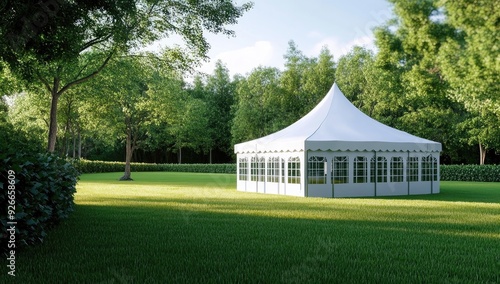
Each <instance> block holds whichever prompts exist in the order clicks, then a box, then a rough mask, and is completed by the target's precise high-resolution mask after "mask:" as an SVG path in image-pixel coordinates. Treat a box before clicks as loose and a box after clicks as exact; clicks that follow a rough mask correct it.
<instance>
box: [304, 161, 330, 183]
mask: <svg viewBox="0 0 500 284" xmlns="http://www.w3.org/2000/svg"><path fill="white" fill-rule="evenodd" d="M326 163H327V162H326V158H325V157H317V156H313V157H310V158H309V161H308V163H307V180H308V181H309V184H325V183H326Z"/></svg>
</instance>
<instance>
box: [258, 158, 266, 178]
mask: <svg viewBox="0 0 500 284" xmlns="http://www.w3.org/2000/svg"><path fill="white" fill-rule="evenodd" d="M257 166H258V171H257V174H258V177H257V179H258V181H264V180H265V179H266V159H265V158H264V157H260V158H259V162H258V165H257Z"/></svg>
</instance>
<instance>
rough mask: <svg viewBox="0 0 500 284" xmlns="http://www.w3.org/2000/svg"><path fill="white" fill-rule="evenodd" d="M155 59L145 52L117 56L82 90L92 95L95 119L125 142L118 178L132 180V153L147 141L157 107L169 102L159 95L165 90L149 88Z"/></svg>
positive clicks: (155, 75) (154, 73) (155, 72)
mask: <svg viewBox="0 0 500 284" xmlns="http://www.w3.org/2000/svg"><path fill="white" fill-rule="evenodd" d="M155 62H156V59H155V57H154V56H147V55H142V56H139V55H137V56H134V57H130V56H128V57H120V58H117V59H116V60H113V61H112V62H110V66H109V67H108V68H106V70H104V71H103V72H102V74H101V75H100V76H99V77H98V78H96V79H95V80H94V81H93V82H92V83H91V84H88V86H87V87H86V88H85V89H84V90H83V91H85V92H87V93H90V94H92V95H93V97H92V101H93V103H92V105H93V108H94V109H95V110H96V111H95V112H94V113H93V114H92V115H93V116H94V120H98V121H100V123H98V124H99V125H100V126H101V127H105V128H108V129H112V131H113V133H114V135H113V136H114V137H119V138H122V139H123V140H124V142H125V172H124V175H123V177H121V178H120V180H130V179H131V170H130V162H131V160H132V156H133V153H134V151H135V150H136V149H138V148H140V147H142V143H143V142H144V141H145V140H146V137H147V136H148V132H147V130H148V125H151V124H155V123H157V122H158V115H159V114H156V112H157V110H158V111H164V110H162V109H163V108H164V107H166V106H165V104H164V103H165V102H168V101H169V99H167V98H162V97H161V94H164V93H165V92H163V93H161V94H157V93H155V92H153V91H151V90H150V88H151V87H152V85H153V84H155V83H157V82H158V81H159V78H158V77H159V76H160V75H158V73H159V71H158V70H157V69H156V67H157V66H155ZM169 79H170V78H165V77H163V78H162V80H169ZM170 80H171V79H170ZM163 86H164V85H163ZM156 89H157V88H153V90H156Z"/></svg>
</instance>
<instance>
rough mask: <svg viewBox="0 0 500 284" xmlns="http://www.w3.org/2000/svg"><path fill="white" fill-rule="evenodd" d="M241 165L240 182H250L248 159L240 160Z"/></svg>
mask: <svg viewBox="0 0 500 284" xmlns="http://www.w3.org/2000/svg"><path fill="white" fill-rule="evenodd" d="M238 163H239V168H240V170H239V176H238V177H239V178H238V179H239V180H248V159H247V158H241V159H239V160H238Z"/></svg>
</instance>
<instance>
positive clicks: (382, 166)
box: [376, 157, 387, 182]
mask: <svg viewBox="0 0 500 284" xmlns="http://www.w3.org/2000/svg"><path fill="white" fill-rule="evenodd" d="M376 179H377V182H387V159H386V158H385V157H377V171H376Z"/></svg>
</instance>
